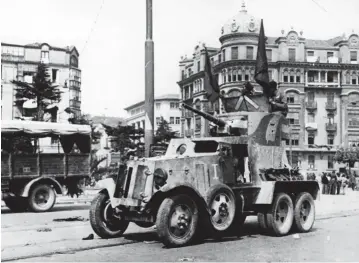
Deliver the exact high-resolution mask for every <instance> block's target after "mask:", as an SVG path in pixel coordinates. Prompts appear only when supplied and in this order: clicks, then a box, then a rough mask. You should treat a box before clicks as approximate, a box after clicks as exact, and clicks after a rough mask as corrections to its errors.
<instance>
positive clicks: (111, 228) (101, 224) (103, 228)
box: [89, 192, 129, 238]
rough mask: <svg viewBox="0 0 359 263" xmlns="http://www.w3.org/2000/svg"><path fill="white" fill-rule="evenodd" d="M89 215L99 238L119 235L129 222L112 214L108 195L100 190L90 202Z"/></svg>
mask: <svg viewBox="0 0 359 263" xmlns="http://www.w3.org/2000/svg"><path fill="white" fill-rule="evenodd" d="M89 217H90V224H91V227H92V229H93V231H94V232H95V233H96V234H97V235H98V236H99V237H101V238H115V237H120V236H122V235H123V233H124V232H125V231H126V229H127V227H128V224H129V222H128V221H126V220H124V218H121V217H120V216H119V215H115V214H114V211H113V209H112V206H111V202H110V198H109V196H108V195H107V194H106V193H101V192H100V193H98V194H97V195H96V196H95V198H94V199H93V200H92V202H91V206H90V216H89Z"/></svg>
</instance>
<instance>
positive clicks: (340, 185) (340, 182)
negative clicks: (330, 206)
mask: <svg viewBox="0 0 359 263" xmlns="http://www.w3.org/2000/svg"><path fill="white" fill-rule="evenodd" d="M336 178H337V195H340V187H342V181H341V180H340V174H339V173H337V176H336Z"/></svg>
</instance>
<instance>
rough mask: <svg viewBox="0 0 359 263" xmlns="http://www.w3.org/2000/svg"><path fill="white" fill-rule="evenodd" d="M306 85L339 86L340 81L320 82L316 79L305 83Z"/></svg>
mask: <svg viewBox="0 0 359 263" xmlns="http://www.w3.org/2000/svg"><path fill="white" fill-rule="evenodd" d="M305 85H306V86H307V87H308V86H321V87H339V86H340V83H339V82H322V81H321V82H319V81H318V80H314V81H310V80H309V81H308V82H306V83H305Z"/></svg>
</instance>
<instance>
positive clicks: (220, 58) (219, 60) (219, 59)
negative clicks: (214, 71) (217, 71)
mask: <svg viewBox="0 0 359 263" xmlns="http://www.w3.org/2000/svg"><path fill="white" fill-rule="evenodd" d="M221 62H222V55H221V54H218V63H221Z"/></svg>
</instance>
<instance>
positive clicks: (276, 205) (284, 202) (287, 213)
mask: <svg viewBox="0 0 359 263" xmlns="http://www.w3.org/2000/svg"><path fill="white" fill-rule="evenodd" d="M293 218H294V208H293V202H292V199H291V198H290V197H289V195H287V194H285V193H279V194H277V196H276V197H275V198H274V201H273V204H272V207H271V209H270V210H269V212H268V213H267V220H266V221H267V224H268V230H269V232H270V233H271V234H273V235H275V236H284V235H286V234H288V232H289V231H290V229H291V228H292V224H293Z"/></svg>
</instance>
